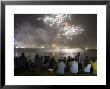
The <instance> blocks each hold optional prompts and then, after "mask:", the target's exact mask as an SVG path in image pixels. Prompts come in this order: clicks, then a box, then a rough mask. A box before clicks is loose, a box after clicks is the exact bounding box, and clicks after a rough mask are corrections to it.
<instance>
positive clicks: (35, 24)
mask: <svg viewBox="0 0 110 89" xmlns="http://www.w3.org/2000/svg"><path fill="white" fill-rule="evenodd" d="M44 16H45V15H44V14H43V15H42V14H15V15H14V33H15V35H14V37H15V40H16V45H18V46H30V47H31V46H33V45H35V44H38V45H49V44H54V43H55V41H56V33H55V31H56V28H54V29H53V28H51V27H49V26H48V25H46V24H45V23H44V22H43V21H42V20H37V19H38V18H42V17H44ZM71 25H76V26H77V25H81V26H84V28H83V29H84V31H83V32H82V33H81V34H78V35H75V36H72V40H68V39H65V38H63V37H62V38H61V39H60V44H61V45H63V46H66V47H77V48H79V47H81V48H85V47H88V48H96V47H97V15H96V14H72V15H71Z"/></svg>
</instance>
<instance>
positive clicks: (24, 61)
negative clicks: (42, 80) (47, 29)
mask: <svg viewBox="0 0 110 89" xmlns="http://www.w3.org/2000/svg"><path fill="white" fill-rule="evenodd" d="M34 60H35V61H34V62H32V59H31V57H30V56H27V57H26V56H25V54H24V53H21V56H19V57H14V67H15V69H19V68H27V69H31V68H39V67H42V66H43V67H47V70H48V71H51V72H55V73H57V74H61V75H63V74H65V72H71V73H79V72H85V73H91V74H97V58H95V57H88V56H85V57H80V53H79V52H78V53H77V54H76V56H75V57H74V58H73V57H71V56H68V57H61V58H59V59H58V60H56V59H55V58H54V57H53V56H52V57H51V56H41V57H40V56H39V55H38V54H36V55H35V59H34Z"/></svg>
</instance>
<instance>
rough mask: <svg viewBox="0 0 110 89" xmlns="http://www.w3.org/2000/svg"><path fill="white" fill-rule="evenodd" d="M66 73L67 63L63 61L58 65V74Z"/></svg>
mask: <svg viewBox="0 0 110 89" xmlns="http://www.w3.org/2000/svg"><path fill="white" fill-rule="evenodd" d="M64 72H65V63H64V62H63V61H60V62H59V63H58V68H57V73H58V74H64Z"/></svg>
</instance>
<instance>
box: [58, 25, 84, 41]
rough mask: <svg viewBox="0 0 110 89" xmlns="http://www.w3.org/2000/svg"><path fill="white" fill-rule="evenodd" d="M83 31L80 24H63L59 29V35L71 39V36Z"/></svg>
mask: <svg viewBox="0 0 110 89" xmlns="http://www.w3.org/2000/svg"><path fill="white" fill-rule="evenodd" d="M83 31H84V29H83V27H82V26H80V25H79V26H75V25H71V26H64V27H61V28H60V29H59V32H60V33H61V34H60V35H63V36H64V37H66V38H67V39H72V36H74V35H77V34H80V33H82V32H83Z"/></svg>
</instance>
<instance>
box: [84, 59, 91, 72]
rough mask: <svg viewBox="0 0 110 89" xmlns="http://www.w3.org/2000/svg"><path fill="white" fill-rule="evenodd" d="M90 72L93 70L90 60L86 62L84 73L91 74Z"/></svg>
mask: <svg viewBox="0 0 110 89" xmlns="http://www.w3.org/2000/svg"><path fill="white" fill-rule="evenodd" d="M90 70H91V64H90V62H89V60H86V62H85V66H84V72H86V73H90Z"/></svg>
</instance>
